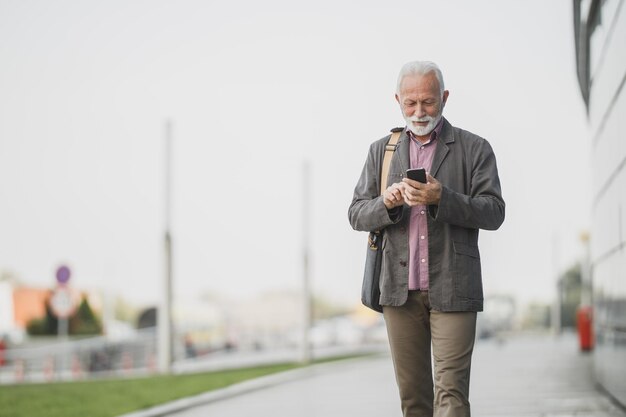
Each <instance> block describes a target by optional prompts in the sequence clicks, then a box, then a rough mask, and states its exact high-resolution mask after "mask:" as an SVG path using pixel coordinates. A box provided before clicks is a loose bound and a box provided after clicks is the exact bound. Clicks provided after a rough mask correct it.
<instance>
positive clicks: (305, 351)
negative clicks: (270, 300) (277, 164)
mask: <svg viewBox="0 0 626 417" xmlns="http://www.w3.org/2000/svg"><path fill="white" fill-rule="evenodd" d="M309 177H310V173H309V162H308V161H307V160H305V161H304V163H303V165H302V346H301V348H302V351H301V357H300V361H301V362H302V363H304V364H307V363H309V362H310V361H311V356H312V355H311V341H310V335H309V331H310V329H311V321H312V313H311V288H310V287H311V283H310V280H311V279H310V265H309V260H310V243H309V224H310V218H309V216H310V212H309V206H310V201H309V200H310V198H309V194H310V181H309Z"/></svg>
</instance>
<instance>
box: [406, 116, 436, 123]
mask: <svg viewBox="0 0 626 417" xmlns="http://www.w3.org/2000/svg"><path fill="white" fill-rule="evenodd" d="M408 120H410V121H411V122H432V121H433V120H435V118H434V117H431V116H424V117H416V116H411V117H409V118H408Z"/></svg>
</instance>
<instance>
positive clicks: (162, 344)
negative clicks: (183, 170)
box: [157, 120, 172, 374]
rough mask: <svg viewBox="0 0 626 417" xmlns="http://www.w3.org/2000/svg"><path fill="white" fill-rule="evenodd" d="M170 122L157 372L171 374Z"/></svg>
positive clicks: (168, 129)
mask: <svg viewBox="0 0 626 417" xmlns="http://www.w3.org/2000/svg"><path fill="white" fill-rule="evenodd" d="M171 203H172V122H171V120H167V121H166V123H165V234H164V249H165V253H164V255H165V263H164V267H165V268H164V274H163V295H162V299H161V305H160V307H159V309H158V317H157V326H158V348H157V354H158V364H159V371H160V372H161V373H164V374H168V373H170V372H171V367H172V235H171V231H170V228H171V214H172V207H171Z"/></svg>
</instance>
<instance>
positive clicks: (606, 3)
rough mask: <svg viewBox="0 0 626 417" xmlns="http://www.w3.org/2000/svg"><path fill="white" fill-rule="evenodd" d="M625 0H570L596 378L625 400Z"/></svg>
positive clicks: (616, 395)
mask: <svg viewBox="0 0 626 417" xmlns="http://www.w3.org/2000/svg"><path fill="white" fill-rule="evenodd" d="M624 3H625V1H623V0H585V1H583V0H574V1H573V5H574V33H575V41H576V70H577V75H578V81H579V85H580V91H581V93H582V97H583V100H584V102H585V105H586V106H587V112H588V116H589V123H590V125H591V127H592V132H593V133H592V134H593V136H592V138H591V161H592V171H593V172H592V173H591V175H592V176H593V182H592V183H593V184H594V186H593V190H592V193H593V197H592V201H593V202H592V208H593V214H592V216H593V219H592V230H591V240H590V261H591V262H590V265H591V281H592V300H593V308H594V331H595V338H596V343H595V348H594V352H593V355H594V369H595V375H596V378H597V381H598V383H600V384H601V385H602V386H603V387H604V388H605V389H606V390H607V391H608V392H609V393H610V394H611V395H612V396H613V397H614V398H616V399H617V400H618V401H619V402H620V403H622V404H623V405H626V377H625V375H626V137H625V135H626V133H625V132H626V117H624V116H625V115H626V91H625V89H624V84H626V7H624ZM580 175H587V174H586V173H580ZM572 178H574V177H572ZM581 191H582V192H586V191H585V190H581Z"/></svg>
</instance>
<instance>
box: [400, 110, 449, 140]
mask: <svg viewBox="0 0 626 417" xmlns="http://www.w3.org/2000/svg"><path fill="white" fill-rule="evenodd" d="M441 129H443V116H442V117H441V119H439V122H438V123H437V126H435V128H434V129H433V131H432V132H430V138H428V141H426V142H425V143H422V142H420V141H419V140H418V139H417V138H416V137H415V134H414V133H413V132H411V130H409V129H408V128H407V129H406V131H407V133H408V135H409V138H411V140H413V141H415V142H416V143H419V144H420V145H428V144H429V143H431V142H434V141H435V140H436V139H437V138H438V137H439V135H440V134H441Z"/></svg>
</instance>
